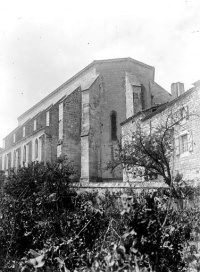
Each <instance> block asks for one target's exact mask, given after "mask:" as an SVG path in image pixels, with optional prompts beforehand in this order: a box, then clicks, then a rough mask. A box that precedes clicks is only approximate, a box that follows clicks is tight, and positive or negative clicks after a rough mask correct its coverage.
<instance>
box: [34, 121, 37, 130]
mask: <svg viewBox="0 0 200 272" xmlns="http://www.w3.org/2000/svg"><path fill="white" fill-rule="evenodd" d="M36 129H37V120H36V119H35V120H34V123H33V130H34V131H35V130H36Z"/></svg>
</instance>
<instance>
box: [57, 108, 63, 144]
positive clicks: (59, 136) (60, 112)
mask: <svg viewBox="0 0 200 272" xmlns="http://www.w3.org/2000/svg"><path fill="white" fill-rule="evenodd" d="M58 121H59V128H58V138H59V140H61V139H62V138H63V103H60V104H59V119H58Z"/></svg>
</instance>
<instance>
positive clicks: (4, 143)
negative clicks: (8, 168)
mask: <svg viewBox="0 0 200 272" xmlns="http://www.w3.org/2000/svg"><path fill="white" fill-rule="evenodd" d="M5 147H6V141H5V139H3V148H5Z"/></svg>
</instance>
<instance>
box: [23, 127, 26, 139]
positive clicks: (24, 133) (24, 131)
mask: <svg viewBox="0 0 200 272" xmlns="http://www.w3.org/2000/svg"><path fill="white" fill-rule="evenodd" d="M25 129H26V128H25V127H23V137H25V135H26V130H25Z"/></svg>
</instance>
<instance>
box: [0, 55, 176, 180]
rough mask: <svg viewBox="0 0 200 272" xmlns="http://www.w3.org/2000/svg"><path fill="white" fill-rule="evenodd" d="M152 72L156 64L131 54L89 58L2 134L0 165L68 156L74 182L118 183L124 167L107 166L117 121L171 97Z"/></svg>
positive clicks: (15, 165)
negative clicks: (81, 67)
mask: <svg viewBox="0 0 200 272" xmlns="http://www.w3.org/2000/svg"><path fill="white" fill-rule="evenodd" d="M154 74H155V69H154V67H152V66H149V65H147V64H144V63H141V62H139V61H136V60H133V59H131V58H123V59H111V60H100V61H93V62H92V63H91V64H89V65H88V66H87V67H85V68H84V69H83V70H81V71H80V72H78V73H77V74H76V75H75V76H73V77H72V78H70V79H69V80H68V81H66V82H65V83H64V84H62V85H61V86H60V87H58V88H57V89H56V90H55V91H53V92H51V93H50V94H49V95H48V96H47V97H45V98H44V99H42V100H41V101H39V102H38V103H37V104H36V105H34V106H33V107H32V108H30V109H28V110H27V111H26V112H25V113H23V114H22V115H21V116H19V117H18V126H17V128H16V129H14V130H13V131H12V132H11V133H10V134H9V135H7V136H6V137H5V138H4V144H3V149H2V150H1V151H0V169H1V170H4V171H8V170H9V169H10V168H15V169H17V168H18V167H20V165H23V164H25V165H28V164H29V163H30V162H33V161H43V162H44V163H46V162H48V161H50V162H53V161H55V160H56V159H57V158H58V157H60V156H66V157H67V158H68V159H69V161H72V162H73V164H74V166H75V168H76V172H77V177H76V178H77V180H80V179H81V180H82V181H97V180H99V181H101V180H104V181H106V180H109V181H112V180H113V181H117V180H118V181H121V180H122V169H118V170H117V171H115V172H113V173H112V172H110V170H108V169H107V163H108V162H109V161H112V160H113V159H114V156H115V154H114V153H115V151H114V150H115V147H116V145H117V140H118V139H119V138H120V136H121V126H120V123H121V122H122V121H124V120H125V119H127V118H129V117H131V116H132V115H134V114H136V113H137V112H139V111H143V110H145V109H147V108H151V107H152V106H157V105H159V104H162V103H164V102H167V101H170V100H171V95H170V94H169V93H168V92H167V91H165V90H164V89H163V88H162V87H161V86H159V85H158V84H157V83H155V82H154Z"/></svg>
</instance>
